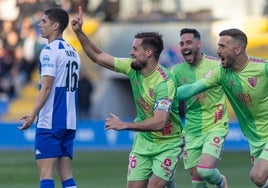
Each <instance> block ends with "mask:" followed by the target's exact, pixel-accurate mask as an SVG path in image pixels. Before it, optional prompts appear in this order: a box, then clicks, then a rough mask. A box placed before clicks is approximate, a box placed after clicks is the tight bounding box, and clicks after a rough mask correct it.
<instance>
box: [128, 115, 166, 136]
mask: <svg viewBox="0 0 268 188" xmlns="http://www.w3.org/2000/svg"><path fill="white" fill-rule="evenodd" d="M156 113H157V112H156ZM157 114H158V115H155V116H154V117H152V118H148V119H146V120H144V121H141V122H129V123H125V127H126V130H133V131H145V132H146V131H148V132H149V131H161V130H162V129H163V128H164V127H165V125H166V123H167V119H168V113H166V112H160V111H159V112H158V113H157Z"/></svg>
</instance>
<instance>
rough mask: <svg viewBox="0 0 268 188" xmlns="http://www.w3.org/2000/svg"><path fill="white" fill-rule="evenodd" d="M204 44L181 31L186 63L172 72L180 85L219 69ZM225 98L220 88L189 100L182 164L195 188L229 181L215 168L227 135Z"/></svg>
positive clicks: (191, 32) (191, 31)
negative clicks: (188, 172)
mask: <svg viewBox="0 0 268 188" xmlns="http://www.w3.org/2000/svg"><path fill="white" fill-rule="evenodd" d="M201 47H202V42H201V36H200V33H199V32H198V31H197V30H196V29H189V28H184V29H182V30H181V32H180V50H181V54H182V56H183V57H184V62H182V63H180V64H177V65H174V66H173V67H172V69H171V72H172V74H173V75H174V77H175V80H176V83H177V86H182V85H184V84H190V83H193V82H195V81H196V80H199V79H201V78H203V77H204V75H205V74H206V73H207V72H209V71H210V70H212V69H213V68H216V67H219V66H220V61H219V59H216V58H215V57H211V56H208V55H206V54H204V53H202V52H201ZM228 121H229V118H228V114H227V105H226V97H225V94H224V92H223V90H222V87H221V86H217V87H214V88H213V89H210V90H207V91H205V92H203V93H200V94H198V95H195V96H193V97H191V98H189V99H187V109H186V121H185V127H184V132H185V151H184V155H183V161H184V166H185V169H189V171H190V175H191V179H192V185H193V188H205V187H208V185H207V182H208V183H210V184H213V185H216V187H217V188H227V182H226V179H225V177H224V176H223V175H221V173H220V172H219V170H218V169H217V168H216V166H217V163H218V161H219V160H220V156H221V151H222V149H223V145H224V141H225V137H226V135H227V133H228Z"/></svg>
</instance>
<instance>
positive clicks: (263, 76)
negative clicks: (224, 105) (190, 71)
mask: <svg viewBox="0 0 268 188" xmlns="http://www.w3.org/2000/svg"><path fill="white" fill-rule="evenodd" d="M218 85H221V86H222V87H223V89H224V92H225V94H226V96H227V97H228V99H229V101H230V103H231V105H232V107H233V109H234V112H235V114H236V116H237V119H238V121H239V124H240V127H241V130H242V132H243V134H244V135H245V137H247V139H248V140H250V141H255V142H257V141H267V140H268V64H267V60H263V59H258V58H253V57H250V58H249V61H248V64H247V66H246V67H245V68H244V69H243V70H241V71H240V72H236V71H234V70H232V69H230V68H229V69H224V68H221V67H220V68H218V69H215V70H213V71H211V72H209V73H208V74H207V75H206V78H204V79H202V80H199V81H197V82H195V83H194V84H190V85H185V86H182V87H179V88H178V92H179V98H180V99H183V98H187V97H189V96H191V95H194V94H196V93H200V92H202V91H204V90H206V89H208V88H211V87H214V86H218Z"/></svg>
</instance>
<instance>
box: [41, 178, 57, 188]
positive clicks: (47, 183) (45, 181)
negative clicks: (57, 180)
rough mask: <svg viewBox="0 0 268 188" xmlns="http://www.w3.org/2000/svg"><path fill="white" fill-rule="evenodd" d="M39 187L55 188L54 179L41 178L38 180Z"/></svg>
mask: <svg viewBox="0 0 268 188" xmlns="http://www.w3.org/2000/svg"><path fill="white" fill-rule="evenodd" d="M40 188H55V185H54V180H52V179H43V180H41V181H40Z"/></svg>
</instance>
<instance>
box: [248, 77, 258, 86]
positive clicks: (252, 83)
mask: <svg viewBox="0 0 268 188" xmlns="http://www.w3.org/2000/svg"><path fill="white" fill-rule="evenodd" d="M248 83H249V84H250V85H251V86H252V87H255V86H256V85H257V78H256V77H253V78H248Z"/></svg>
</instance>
